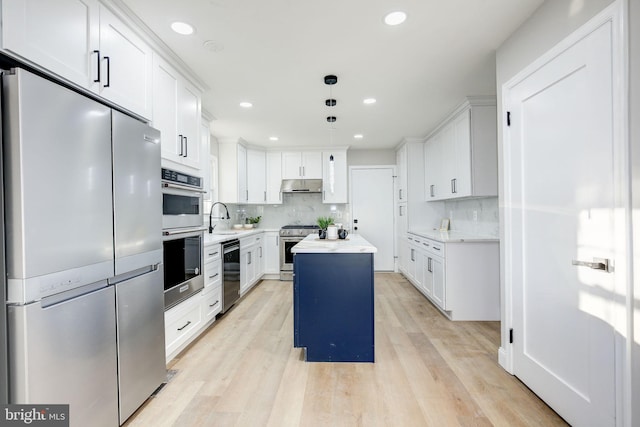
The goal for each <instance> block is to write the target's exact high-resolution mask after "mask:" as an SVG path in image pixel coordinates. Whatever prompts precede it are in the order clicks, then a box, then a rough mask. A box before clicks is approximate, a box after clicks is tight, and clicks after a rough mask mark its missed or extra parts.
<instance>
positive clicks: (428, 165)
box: [424, 134, 442, 200]
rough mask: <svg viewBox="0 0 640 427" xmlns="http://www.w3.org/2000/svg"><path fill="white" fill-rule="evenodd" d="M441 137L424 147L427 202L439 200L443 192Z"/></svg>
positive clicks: (430, 141) (433, 138)
mask: <svg viewBox="0 0 640 427" xmlns="http://www.w3.org/2000/svg"><path fill="white" fill-rule="evenodd" d="M441 139H442V138H441V135H440V134H436V135H434V136H433V137H431V138H430V139H429V140H428V141H427V142H426V143H425V147H424V169H425V170H424V176H425V197H426V200H437V197H438V195H439V194H440V192H441V188H440V184H439V182H438V180H439V179H440V175H441V174H442V170H441V169H442V160H441V159H442V155H441V151H442V144H441V142H440V141H441Z"/></svg>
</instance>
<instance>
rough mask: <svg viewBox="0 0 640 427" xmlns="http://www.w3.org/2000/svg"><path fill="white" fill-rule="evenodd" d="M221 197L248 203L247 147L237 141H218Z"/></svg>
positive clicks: (226, 200) (223, 199)
mask: <svg viewBox="0 0 640 427" xmlns="http://www.w3.org/2000/svg"><path fill="white" fill-rule="evenodd" d="M218 157H219V159H218V186H219V190H218V193H219V196H218V197H219V199H220V201H221V202H224V203H247V191H248V189H247V148H246V147H245V146H244V145H241V144H238V142H237V141H218Z"/></svg>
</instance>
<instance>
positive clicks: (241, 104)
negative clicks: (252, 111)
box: [240, 101, 253, 108]
mask: <svg viewBox="0 0 640 427" xmlns="http://www.w3.org/2000/svg"><path fill="white" fill-rule="evenodd" d="M240 106H241V107H242V108H251V107H253V104H252V103H250V102H246V101H243V102H241V103H240Z"/></svg>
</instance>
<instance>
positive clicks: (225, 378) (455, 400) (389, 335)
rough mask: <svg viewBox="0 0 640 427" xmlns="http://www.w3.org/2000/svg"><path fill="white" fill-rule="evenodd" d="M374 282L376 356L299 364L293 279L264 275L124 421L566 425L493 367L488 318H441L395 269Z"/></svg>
mask: <svg viewBox="0 0 640 427" xmlns="http://www.w3.org/2000/svg"><path fill="white" fill-rule="evenodd" d="M375 280H376V282H375V292H376V296H375V319H376V324H375V327H376V331H375V339H376V342H375V345H376V363H374V364H371V363H363V364H358V363H306V362H304V361H303V360H302V358H303V352H302V349H296V348H293V310H292V284H291V282H280V281H270V280H268V281H263V282H262V283H261V284H259V285H258V286H257V287H256V288H255V289H254V290H253V291H251V292H250V293H249V294H248V295H246V296H245V298H243V300H242V301H241V302H240V304H238V305H237V306H236V307H235V308H234V309H232V310H231V311H230V312H228V313H227V314H226V315H225V316H224V317H222V318H221V319H219V320H218V321H216V322H215V323H214V325H213V326H212V327H211V328H210V329H209V330H208V331H207V332H206V333H205V334H203V335H202V336H201V338H200V339H199V340H198V341H197V342H195V343H194V344H193V345H192V346H191V347H189V348H188V349H186V350H185V351H184V352H183V353H182V354H181V355H180V356H179V358H177V359H174V361H173V362H172V364H171V366H170V368H171V369H175V370H177V373H176V374H175V376H174V377H173V378H172V379H171V381H170V382H169V383H168V384H167V385H166V386H165V387H164V389H162V390H161V391H160V393H158V395H157V396H156V397H154V398H151V399H149V400H148V401H147V403H146V404H145V405H144V406H143V407H142V408H140V409H139V410H138V412H137V413H136V414H135V415H134V416H133V417H132V418H131V419H130V420H129V421H128V423H127V424H126V425H127V427H134V426H145V427H147V426H180V427H186V426H198V427H200V426H215V427H218V426H252V427H254V426H278V427H280V426H323V427H324V426H402V427H407V426H491V425H494V426H510V427H511V426H556V425H566V424H565V423H564V421H563V420H562V419H561V418H559V417H558V416H557V415H556V414H555V413H554V412H553V411H552V410H551V409H549V408H548V407H547V406H546V405H545V404H544V403H543V402H542V401H541V400H540V399H538V398H537V397H536V396H535V395H534V394H533V393H532V392H531V391H529V389H527V387H525V386H524V385H523V384H522V383H521V382H519V381H518V380H517V379H516V378H515V377H513V376H511V375H509V374H508V373H507V372H506V371H504V370H503V369H502V368H500V366H499V365H498V363H497V349H498V346H499V344H500V335H499V334H500V332H499V323H498V322H450V321H449V320H447V319H446V318H445V317H443V316H442V315H441V314H440V313H439V312H438V311H437V310H436V309H435V308H434V307H433V306H432V305H431V304H430V303H429V302H428V301H427V300H426V299H425V298H424V297H423V296H422V295H421V294H419V293H418V291H416V290H415V289H414V288H413V286H411V284H409V282H407V281H406V280H405V279H404V278H403V277H402V276H401V275H399V274H393V273H377V274H376V276H375Z"/></svg>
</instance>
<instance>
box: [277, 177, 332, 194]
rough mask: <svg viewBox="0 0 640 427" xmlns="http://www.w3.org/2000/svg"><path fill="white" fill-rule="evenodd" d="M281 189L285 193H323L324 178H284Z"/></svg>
mask: <svg viewBox="0 0 640 427" xmlns="http://www.w3.org/2000/svg"><path fill="white" fill-rule="evenodd" d="M280 191H281V192H283V193H322V180H321V179H283V180H282V185H281V186H280Z"/></svg>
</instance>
